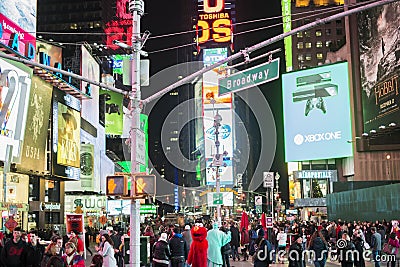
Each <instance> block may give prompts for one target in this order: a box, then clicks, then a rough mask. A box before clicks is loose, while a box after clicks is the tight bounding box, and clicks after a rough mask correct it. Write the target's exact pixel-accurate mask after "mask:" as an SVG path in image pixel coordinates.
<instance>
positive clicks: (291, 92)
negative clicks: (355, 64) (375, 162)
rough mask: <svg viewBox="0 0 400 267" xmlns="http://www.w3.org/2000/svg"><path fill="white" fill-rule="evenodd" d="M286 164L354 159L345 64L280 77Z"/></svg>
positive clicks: (346, 66)
mask: <svg viewBox="0 0 400 267" xmlns="http://www.w3.org/2000/svg"><path fill="white" fill-rule="evenodd" d="M282 90H283V110H284V129H285V157H286V162H292V161H302V160H313V159H328V158H342V157H349V156H352V155H353V151H352V143H351V142H348V141H349V140H351V139H352V135H351V121H350V96H349V80H348V65H347V62H343V63H338V64H332V65H326V66H322V67H318V68H313V69H307V70H301V71H296V72H290V73H287V74H284V75H283V76H282Z"/></svg>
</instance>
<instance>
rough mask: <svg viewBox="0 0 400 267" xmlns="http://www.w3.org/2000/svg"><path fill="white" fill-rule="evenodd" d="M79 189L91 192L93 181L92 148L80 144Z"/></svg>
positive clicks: (90, 145)
mask: <svg viewBox="0 0 400 267" xmlns="http://www.w3.org/2000/svg"><path fill="white" fill-rule="evenodd" d="M80 161H81V164H80V165H81V187H82V189H83V190H86V191H92V190H93V179H94V146H93V145H92V144H81V157H80Z"/></svg>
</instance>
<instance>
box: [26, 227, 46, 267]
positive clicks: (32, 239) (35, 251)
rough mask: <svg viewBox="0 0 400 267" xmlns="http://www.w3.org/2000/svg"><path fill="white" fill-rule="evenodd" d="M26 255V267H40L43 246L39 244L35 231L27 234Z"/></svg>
mask: <svg viewBox="0 0 400 267" xmlns="http://www.w3.org/2000/svg"><path fill="white" fill-rule="evenodd" d="M26 253H27V256H26V257H27V259H28V260H27V262H26V266H27V267H40V265H41V262H42V258H43V254H44V246H43V245H41V244H39V237H38V235H37V231H35V230H32V231H30V232H29V242H28V244H27V247H26Z"/></svg>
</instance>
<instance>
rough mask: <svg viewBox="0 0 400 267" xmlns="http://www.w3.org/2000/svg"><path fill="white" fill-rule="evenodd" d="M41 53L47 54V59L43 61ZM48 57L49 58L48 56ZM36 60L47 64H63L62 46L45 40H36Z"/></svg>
mask: <svg viewBox="0 0 400 267" xmlns="http://www.w3.org/2000/svg"><path fill="white" fill-rule="evenodd" d="M40 53H44V54H45V56H44V57H45V59H44V60H43V61H41V60H40V56H39V55H40ZM46 57H47V58H46ZM36 61H37V62H39V63H42V64H45V65H47V66H51V67H54V66H56V65H57V64H62V62H63V58H62V48H61V47H58V46H55V45H51V44H48V43H45V42H40V41H37V42H36ZM64 80H66V79H64Z"/></svg>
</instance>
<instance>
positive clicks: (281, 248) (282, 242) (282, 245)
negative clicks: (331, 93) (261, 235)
mask: <svg viewBox="0 0 400 267" xmlns="http://www.w3.org/2000/svg"><path fill="white" fill-rule="evenodd" d="M276 240H277V241H278V262H279V263H283V261H284V258H283V256H284V254H285V251H286V240H287V234H286V233H285V231H284V230H283V228H280V229H279V233H278V235H277V236H276Z"/></svg>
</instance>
